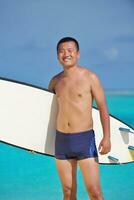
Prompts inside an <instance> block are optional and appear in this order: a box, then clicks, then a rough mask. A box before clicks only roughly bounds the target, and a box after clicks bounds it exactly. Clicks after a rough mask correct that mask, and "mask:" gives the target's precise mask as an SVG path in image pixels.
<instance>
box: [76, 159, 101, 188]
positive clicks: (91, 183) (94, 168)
mask: <svg viewBox="0 0 134 200" xmlns="http://www.w3.org/2000/svg"><path fill="white" fill-rule="evenodd" d="M78 164H79V166H80V169H81V171H82V175H83V179H84V182H85V185H86V187H87V189H88V188H91V187H100V175H99V164H98V160H97V158H87V159H83V160H80V161H78Z"/></svg>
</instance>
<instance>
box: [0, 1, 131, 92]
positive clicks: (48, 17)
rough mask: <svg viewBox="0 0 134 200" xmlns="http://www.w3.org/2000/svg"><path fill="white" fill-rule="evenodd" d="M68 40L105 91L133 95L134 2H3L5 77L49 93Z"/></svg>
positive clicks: (0, 43)
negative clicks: (74, 41) (59, 53)
mask: <svg viewBox="0 0 134 200" xmlns="http://www.w3.org/2000/svg"><path fill="white" fill-rule="evenodd" d="M66 36H70V37H74V38H76V39H77V40H78V42H79V45H80V59H79V64H80V65H81V66H83V67H86V68H87V69H90V70H92V71H93V72H94V73H96V74H97V75H98V77H99V78H100V80H101V82H102V85H103V87H104V89H106V90H134V81H133V78H134V1H133V0H112V1H111V0H94V1H92V0H68V1H67V0H56V1H55V0H23V1H22V0H12V1H11V0H0V77H4V78H10V79H14V80H18V81H22V82H26V83H29V84H34V85H37V86H40V87H44V88H47V87H48V83H49V81H50V79H51V78H52V77H53V76H54V75H55V74H57V73H59V72H60V71H61V70H62V66H60V64H59V63H58V60H57V53H56V45H57V42H58V41H59V40H60V39H61V38H62V37H66Z"/></svg>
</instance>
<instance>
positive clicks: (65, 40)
mask: <svg viewBox="0 0 134 200" xmlns="http://www.w3.org/2000/svg"><path fill="white" fill-rule="evenodd" d="M64 42H74V43H75V45H76V48H77V51H79V43H78V41H77V40H76V39H75V38H72V37H64V38H62V39H61V40H59V42H58V43H57V53H58V50H59V46H60V44H61V43H64Z"/></svg>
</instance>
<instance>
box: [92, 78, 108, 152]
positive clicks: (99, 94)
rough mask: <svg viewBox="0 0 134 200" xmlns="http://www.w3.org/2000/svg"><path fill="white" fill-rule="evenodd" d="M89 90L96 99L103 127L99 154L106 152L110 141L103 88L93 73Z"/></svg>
mask: <svg viewBox="0 0 134 200" xmlns="http://www.w3.org/2000/svg"><path fill="white" fill-rule="evenodd" d="M91 90H92V94H93V97H94V99H95V101H96V104H97V107H98V109H99V113H100V120H101V124H102V129H103V138H102V140H101V142H100V145H99V151H100V154H106V153H108V152H109V151H110V149H111V142H110V119H109V114H108V109H107V105H106V99H105V95H104V90H103V88H102V85H101V83H100V81H99V79H98V77H97V76H96V75H95V74H93V75H92V84H91Z"/></svg>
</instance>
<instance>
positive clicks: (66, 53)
mask: <svg viewBox="0 0 134 200" xmlns="http://www.w3.org/2000/svg"><path fill="white" fill-rule="evenodd" d="M79 57H80V53H79V51H78V50H77V48H76V45H75V42H73V41H70V42H64V43H61V44H60V46H59V49H58V60H59V62H60V63H61V65H63V66H64V67H65V68H69V67H73V66H75V65H76V64H77V60H78V59H79Z"/></svg>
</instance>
